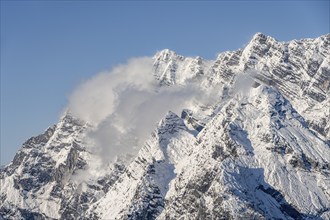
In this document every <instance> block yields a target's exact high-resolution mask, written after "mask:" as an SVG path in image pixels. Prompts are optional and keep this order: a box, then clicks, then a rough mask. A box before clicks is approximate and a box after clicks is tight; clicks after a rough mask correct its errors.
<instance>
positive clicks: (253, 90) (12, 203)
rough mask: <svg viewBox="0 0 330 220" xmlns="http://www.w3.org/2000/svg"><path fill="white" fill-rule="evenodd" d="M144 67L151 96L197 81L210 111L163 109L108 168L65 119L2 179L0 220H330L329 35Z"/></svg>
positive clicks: (168, 57)
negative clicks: (145, 134)
mask: <svg viewBox="0 0 330 220" xmlns="http://www.w3.org/2000/svg"><path fill="white" fill-rule="evenodd" d="M153 62H154V63H153V71H152V72H153V74H154V77H155V79H156V80H157V82H158V84H159V86H163V87H164V86H169V87H176V86H181V85H187V84H189V83H191V82H193V83H194V85H195V84H196V83H197V84H198V85H199V87H200V88H201V91H202V92H205V93H207V92H209V91H213V93H212V94H213V97H212V99H211V100H212V102H210V101H209V102H208V104H207V105H206V104H205V103H201V102H196V103H195V104H194V105H193V106H192V107H191V108H190V109H182V113H181V115H180V114H179V115H178V114H176V113H173V112H171V111H170V109H169V111H168V113H167V114H166V115H164V118H163V119H162V120H161V121H160V122H159V123H158V125H157V126H155V129H154V131H153V132H152V133H151V134H150V136H149V138H148V139H147V141H145V143H144V145H143V146H142V148H141V149H140V150H139V152H138V154H137V155H127V156H126V158H123V157H124V156H121V157H117V159H116V160H115V161H114V162H111V163H107V165H104V162H102V161H100V160H99V159H98V157H99V155H98V154H97V153H95V151H93V148H90V147H89V146H88V145H89V144H90V143H89V142H88V141H86V140H87V139H86V135H87V134H88V132H89V131H90V130H91V129H93V126H92V125H90V124H89V123H88V122H85V121H83V120H81V119H78V118H76V117H75V116H73V115H71V114H70V113H66V114H64V115H63V117H62V118H61V119H60V121H59V123H58V124H57V125H54V126H51V127H49V128H48V129H47V130H46V131H45V133H43V134H41V135H39V136H36V137H32V138H31V139H29V140H27V141H26V142H25V143H24V144H23V146H22V147H21V149H20V150H19V151H18V152H17V154H16V156H15V158H14V159H13V161H12V162H11V163H10V164H9V165H8V166H6V167H4V168H3V169H2V170H1V172H0V184H1V185H0V186H1V189H0V198H1V199H0V219H1V218H3V219H330V34H327V35H324V36H321V37H319V38H316V39H302V40H293V41H290V42H279V41H277V40H276V39H274V38H272V37H269V36H266V35H264V34H261V33H257V34H255V36H254V37H253V38H252V40H251V41H250V42H249V43H248V44H247V46H246V47H245V48H243V49H240V50H237V51H231V52H224V53H221V54H219V56H218V57H217V59H216V60H204V59H203V58H201V57H196V58H191V57H184V56H181V55H177V54H176V53H175V52H173V51H170V50H163V51H160V52H158V53H157V54H156V55H155V56H154V57H153ZM141 126H143V125H141Z"/></svg>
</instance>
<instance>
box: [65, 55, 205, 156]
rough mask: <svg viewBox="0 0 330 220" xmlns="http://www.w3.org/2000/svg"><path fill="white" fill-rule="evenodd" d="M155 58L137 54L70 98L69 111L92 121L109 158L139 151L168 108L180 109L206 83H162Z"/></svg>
mask: <svg viewBox="0 0 330 220" xmlns="http://www.w3.org/2000/svg"><path fill="white" fill-rule="evenodd" d="M152 70H153V60H152V58H149V57H143V58H134V59H131V60H129V61H128V62H127V64H124V65H120V66H117V67H116V68H114V69H113V70H111V71H109V72H102V73H100V74H97V75H96V76H94V77H93V78H91V79H90V80H88V81H86V82H84V83H83V84H81V85H80V86H79V87H78V88H77V89H76V90H75V91H74V92H73V93H72V95H71V96H70V98H69V111H70V112H71V114H73V115H74V116H76V117H78V118H80V119H83V120H85V121H86V122H88V123H90V124H92V125H93V126H94V129H93V130H92V131H91V132H90V133H89V134H88V137H89V139H90V141H91V142H92V143H93V146H94V148H93V149H94V150H95V151H96V152H97V153H98V154H99V155H101V156H102V159H104V160H105V161H109V160H113V159H114V158H115V157H116V156H117V155H121V154H127V153H131V154H135V153H136V152H137V150H138V149H139V148H140V147H141V146H142V145H143V143H144V141H145V140H146V139H147V137H148V136H149V135H150V133H151V132H152V130H153V129H154V128H155V126H156V125H157V123H158V122H159V121H160V120H161V119H162V118H163V117H164V115H165V114H166V113H167V112H168V111H170V110H171V111H173V112H176V113H178V114H180V111H181V110H182V109H183V108H187V107H189V105H190V104H191V103H192V102H193V100H194V99H195V98H196V97H198V96H199V95H200V94H201V93H200V89H199V88H198V87H197V86H195V85H194V84H193V83H190V84H189V85H187V86H173V87H166V86H165V87H160V86H159V83H158V82H157V81H156V80H155V77H154V76H153V72H152Z"/></svg>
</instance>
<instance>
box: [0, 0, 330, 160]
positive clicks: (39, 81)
mask: <svg viewBox="0 0 330 220" xmlns="http://www.w3.org/2000/svg"><path fill="white" fill-rule="evenodd" d="M329 10H330V9H329V1H315V0H314V1H264V2H263V1H206V2H196V1H192V2H189V1H181V2H175V1H169V2H165V1H162V2H151V1H144V2H143V1H141V2H133V1H131V2H129V1H127V2H119V1H115V2H111V1H108V2H105V1H96V2H95V1H69V2H65V1H1V164H7V163H8V162H9V161H10V160H11V159H12V158H13V156H14V154H15V152H16V151H17V150H18V148H19V147H20V146H21V144H22V143H23V142H24V141H25V140H26V139H27V138H29V137H31V136H33V135H37V134H40V133H41V132H43V130H45V129H46V128H47V127H48V126H50V125H52V124H54V123H56V122H57V120H58V117H59V115H60V113H61V110H62V109H63V108H64V107H65V106H66V103H67V97H68V96H69V94H70V92H71V91H72V90H73V89H74V88H75V86H77V85H78V84H79V83H80V82H81V81H82V80H83V79H86V78H88V77H90V76H92V75H93V74H95V73H97V72H99V71H102V70H107V69H110V68H111V67H112V66H113V65H116V64H118V63H122V62H125V61H126V60H127V59H128V58H130V57H136V56H145V55H148V56H149V55H153V54H154V53H155V52H156V51H158V50H161V49H164V48H169V49H172V50H175V51H177V53H179V54H182V55H187V56H196V55H200V56H202V57H204V58H208V59H214V58H215V56H216V54H217V53H219V52H222V51H226V50H236V49H238V48H241V47H243V45H244V44H246V43H247V42H248V41H249V39H250V38H251V37H252V36H253V34H254V33H256V32H263V33H265V34H267V35H271V36H273V37H275V38H277V39H278V40H281V41H287V40H291V39H295V38H306V37H317V36H319V35H323V34H326V33H329V32H330V31H329Z"/></svg>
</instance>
